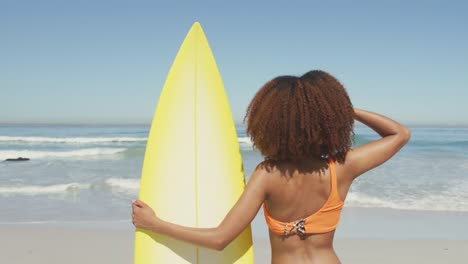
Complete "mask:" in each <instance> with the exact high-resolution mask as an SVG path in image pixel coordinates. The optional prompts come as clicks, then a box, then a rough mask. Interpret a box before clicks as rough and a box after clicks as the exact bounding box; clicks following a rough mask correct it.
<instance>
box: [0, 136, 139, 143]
mask: <svg viewBox="0 0 468 264" xmlns="http://www.w3.org/2000/svg"><path fill="white" fill-rule="evenodd" d="M146 140H147V138H146V137H12V136H0V142H10V143H11V142H19V143H66V144H92V143H113V142H114V143H117V142H143V141H146Z"/></svg>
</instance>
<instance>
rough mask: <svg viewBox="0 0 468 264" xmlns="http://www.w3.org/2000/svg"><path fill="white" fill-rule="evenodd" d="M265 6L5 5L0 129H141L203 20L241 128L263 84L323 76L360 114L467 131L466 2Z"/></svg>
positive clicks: (61, 0)
mask: <svg viewBox="0 0 468 264" xmlns="http://www.w3.org/2000/svg"><path fill="white" fill-rule="evenodd" d="M195 2H198V3H195ZM271 2H273V1H265V2H258V1H149V0H139V1H131V0H127V1H123V0H113V1H85V0H82V1H71V0H70V1H65V0H56V1H50V0H41V1H35V0H31V1H22V0H6V1H5V0H1V1H0V123H9V122H14V123H22V122H25V123H31V122H33V123H140V124H149V123H150V121H151V118H152V115H153V112H154V109H155V106H156V103H157V100H158V98H159V94H160V92H161V88H162V86H163V83H164V81H165V78H166V74H167V73H168V71H169V68H170V66H171V64H172V61H173V59H174V57H175V55H176V53H177V51H178V49H179V46H180V44H181V42H182V40H183V39H184V37H185V34H186V33H187V31H188V30H189V28H190V26H191V25H192V24H193V23H194V22H195V21H199V22H200V23H201V25H202V27H203V28H204V31H205V33H206V35H207V38H208V40H209V42H210V44H211V48H212V50H213V53H214V55H215V58H216V60H217V63H218V67H219V69H220V72H221V75H222V77H223V80H224V84H225V88H226V92H227V94H228V97H229V100H230V104H231V109H232V111H233V115H234V119H235V120H236V121H237V122H239V121H241V120H242V118H243V116H244V113H245V109H246V107H247V105H248V103H249V101H250V99H251V98H252V96H253V95H254V94H255V92H256V91H257V90H258V88H259V87H260V86H261V85H262V84H263V83H265V82H266V81H267V80H269V79H271V78H272V77H274V76H276V75H283V74H302V73H304V72H306V71H308V70H311V69H322V70H325V71H328V72H330V73H331V74H333V75H335V76H336V77H337V78H338V79H340V80H341V82H342V83H343V84H344V85H345V87H346V89H347V90H348V92H349V94H350V96H351V99H352V101H353V103H354V105H355V106H356V107H359V108H364V109H368V110H371V111H376V112H379V113H382V114H385V115H388V116H390V117H392V118H394V119H396V120H398V121H400V122H402V123H405V124H408V125H412V124H422V125H424V124H435V125H465V126H466V125H468V103H467V100H468V48H467V47H468V15H467V14H468V4H466V1H442V0H440V1H282V2H283V3H271ZM464 2H465V3H464Z"/></svg>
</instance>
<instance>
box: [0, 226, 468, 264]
mask: <svg viewBox="0 0 468 264" xmlns="http://www.w3.org/2000/svg"><path fill="white" fill-rule="evenodd" d="M0 234H1V236H0V248H2V250H1V254H0V263H14V264H30V263H47V264H54V263H68V264H83V263H114V264H120V263H121V264H128V263H133V232H132V230H121V229H120V230H118V229H115V230H112V229H104V230H103V229H90V228H72V227H55V226H42V225H27V226H25V225H2V226H1V227H0ZM254 242H255V243H254V250H255V260H256V261H255V263H270V249H269V244H268V240H266V239H254ZM335 249H336V251H337V254H338V255H339V256H340V259H341V261H342V262H343V263H347V264H348V263H349V264H354V263H356V264H358V263H359V264H366V263H369V264H370V263H381V264H386V263H388V264H390V263H400V264H403V263H425V264H430V263H434V264H436V263H437V264H439V263H463V262H464V261H466V259H468V250H467V249H468V241H467V240H370V239H365V240H361V239H337V240H336V241H335Z"/></svg>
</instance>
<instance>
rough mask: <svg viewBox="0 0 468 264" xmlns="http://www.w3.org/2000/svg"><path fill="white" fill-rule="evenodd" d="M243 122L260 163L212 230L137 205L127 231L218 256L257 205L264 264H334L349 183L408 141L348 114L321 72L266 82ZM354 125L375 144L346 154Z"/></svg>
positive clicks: (361, 115)
mask: <svg viewBox="0 0 468 264" xmlns="http://www.w3.org/2000/svg"><path fill="white" fill-rule="evenodd" d="M246 120H247V132H248V133H249V135H250V136H251V139H252V141H253V143H254V146H255V147H256V148H257V149H258V150H259V151H260V152H261V153H262V155H263V156H264V157H265V160H264V161H263V162H262V163H260V164H259V165H258V166H257V168H256V169H255V171H254V172H253V173H252V176H251V177H250V180H249V182H248V184H247V185H246V188H245V190H244V192H243V194H242V195H241V197H240V198H239V200H238V201H237V203H236V204H235V205H234V207H233V208H232V209H231V210H230V212H229V213H228V214H227V215H226V217H225V218H224V220H223V221H222V223H221V224H220V225H219V226H218V227H214V228H192V227H184V226H179V225H176V224H172V223H169V222H165V221H164V220H162V219H160V218H158V217H157V216H156V214H155V213H154V211H153V210H152V209H151V208H150V207H148V205H146V204H145V203H143V202H141V201H138V200H137V201H135V202H134V203H133V206H132V207H133V215H132V216H133V223H134V225H135V226H136V227H139V228H144V229H147V230H150V231H152V232H155V233H160V234H163V235H167V236H171V237H173V238H175V239H179V240H183V241H186V242H188V243H193V244H196V245H199V246H203V247H208V248H212V249H217V250H223V248H224V247H226V246H227V245H228V244H229V243H230V242H231V241H232V240H234V239H235V238H236V237H237V236H238V235H239V234H240V233H241V232H242V231H243V230H244V229H245V228H246V227H247V226H248V225H249V224H250V222H251V221H252V219H253V218H254V217H255V215H256V214H257V212H258V210H259V209H260V207H261V206H262V205H263V210H264V212H265V218H266V221H267V224H268V227H269V234H270V243H271V249H272V255H271V256H272V263H297V264H300V263H329V264H335V263H340V261H339V259H338V257H337V255H336V254H335V251H334V250H333V237H334V234H335V229H336V227H337V226H338V222H339V218H340V213H341V208H342V207H343V204H344V200H345V198H346V195H347V193H348V190H349V188H350V186H351V183H352V182H353V181H354V179H356V178H357V177H358V176H359V175H361V174H363V173H364V172H366V171H368V170H370V169H373V168H375V167H377V166H379V165H380V164H382V163H384V162H385V161H387V160H388V159H390V158H391V157H392V156H393V155H394V154H395V153H397V152H398V151H399V150H400V149H401V148H402V147H403V146H404V145H405V144H406V143H407V142H408V140H409V138H410V132H409V130H408V129H407V128H406V127H404V126H402V125H400V124H399V123H397V122H395V121H393V120H391V119H389V118H387V117H384V116H382V115H379V114H376V113H371V112H368V111H364V110H360V109H355V108H353V106H352V104H351V101H350V99H349V97H348V94H347V93H346V91H345V89H344V87H343V86H342V85H341V84H340V83H339V81H338V80H336V79H335V78H334V77H333V76H331V75H330V74H328V73H326V72H323V71H310V72H308V73H306V74H305V75H303V76H302V77H295V76H280V77H277V78H275V79H273V80H271V81H269V82H268V83H267V84H265V85H264V86H263V87H262V88H261V89H260V90H259V91H258V93H257V94H256V95H255V97H254V98H253V100H252V102H251V103H250V105H249V107H248V109H247V114H246ZM354 120H358V121H360V122H362V123H363V124H365V125H367V126H369V127H370V128H371V129H373V130H375V131H376V132H377V133H378V134H380V136H381V137H382V138H380V139H378V140H375V141H373V142H370V143H367V144H365V145H362V146H359V147H357V148H354V149H351V146H352V137H353V136H354V132H353V125H354Z"/></svg>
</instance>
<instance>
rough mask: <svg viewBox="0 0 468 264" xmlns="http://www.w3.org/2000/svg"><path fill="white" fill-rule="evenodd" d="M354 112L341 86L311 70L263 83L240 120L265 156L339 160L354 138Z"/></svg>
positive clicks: (283, 158)
mask: <svg viewBox="0 0 468 264" xmlns="http://www.w3.org/2000/svg"><path fill="white" fill-rule="evenodd" d="M354 116H355V115H354V109H353V105H352V103H351V100H350V99H349V96H348V94H347V92H346V90H345V88H344V87H343V85H341V83H340V82H339V81H338V80H337V79H336V78H334V77H333V76H331V75H330V74H328V73H326V72H324V71H320V70H313V71H310V72H308V73H306V74H304V75H303V76H301V77H296V76H279V77H276V78H274V79H273V80H271V81H269V82H267V83H266V84H265V85H264V86H263V87H262V88H261V89H260V90H259V91H258V92H257V94H256V95H255V97H254V98H253V99H252V101H251V102H250V105H249V106H248V108H247V113H246V115H245V118H244V122H246V121H247V133H248V134H249V135H250V137H251V139H252V141H253V143H254V146H255V147H256V148H257V149H258V150H260V152H261V153H262V154H263V156H264V157H265V159H266V160H270V161H283V160H288V161H295V160H301V159H304V158H310V157H321V158H333V159H335V160H337V161H338V162H340V163H343V162H344V161H345V156H346V153H347V152H348V151H349V150H350V149H351V146H352V141H353V139H354V132H353V126H354Z"/></svg>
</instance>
